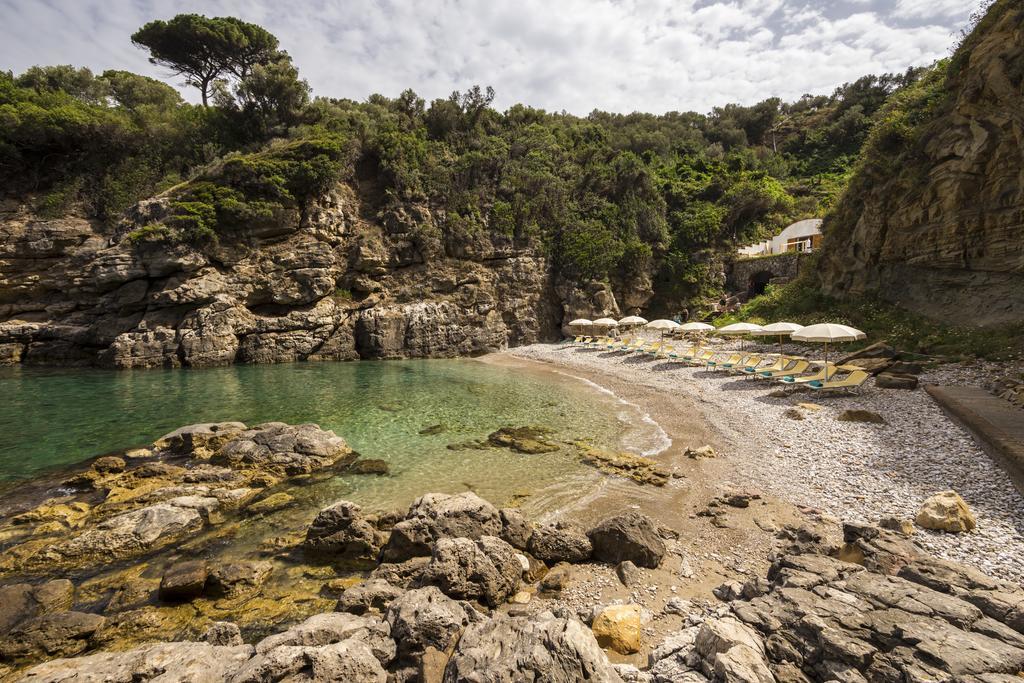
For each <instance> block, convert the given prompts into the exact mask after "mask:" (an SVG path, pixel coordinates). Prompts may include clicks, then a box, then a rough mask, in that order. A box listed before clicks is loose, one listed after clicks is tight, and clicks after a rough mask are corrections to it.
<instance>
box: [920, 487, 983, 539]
mask: <svg viewBox="0 0 1024 683" xmlns="http://www.w3.org/2000/svg"><path fill="white" fill-rule="evenodd" d="M914 521H916V522H917V525H918V526H920V527H922V528H925V529H933V530H935V531H948V532H950V533H960V532H962V531H970V530H971V529H973V528H974V527H976V526H977V525H978V522H977V521H976V520H975V519H974V514H973V513H972V512H971V509H970V508H969V507H967V503H966V502H965V501H964V499H963V498H961V497H960V494H958V493H957V492H956V491H942V492H941V493H936V494H935V495H934V496H931V497H930V498H928V499H927V500H926V501H925V502H924V504H923V505H921V509H920V511H918V513H917V518H916V519H915V520H914Z"/></svg>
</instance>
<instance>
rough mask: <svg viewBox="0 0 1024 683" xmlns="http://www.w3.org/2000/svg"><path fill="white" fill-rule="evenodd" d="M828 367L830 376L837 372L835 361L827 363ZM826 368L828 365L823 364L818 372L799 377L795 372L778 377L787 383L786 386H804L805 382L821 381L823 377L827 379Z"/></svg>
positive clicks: (783, 382)
mask: <svg viewBox="0 0 1024 683" xmlns="http://www.w3.org/2000/svg"><path fill="white" fill-rule="evenodd" d="M827 368H828V374H829V377H831V376H833V375H834V374H835V372H836V366H835V364H834V363H828V364H827ZM825 369H826V366H822V367H821V368H820V369H819V370H818V371H817V372H812V373H811V374H809V375H802V376H799V377H798V376H797V375H796V374H795V373H794V374H791V375H783V376H782V377H779V378H778V379H779V382H781V383H782V384H785V385H786V386H797V387H802V386H804V385H805V384H807V383H809V382H820V381H822V380H823V379H825Z"/></svg>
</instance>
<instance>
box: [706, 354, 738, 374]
mask: <svg viewBox="0 0 1024 683" xmlns="http://www.w3.org/2000/svg"><path fill="white" fill-rule="evenodd" d="M741 358H743V356H741V355H740V354H738V353H734V354H732V355H731V356H726V358H725V359H724V360H722V359H717V358H715V357H714V356H712V357H711V358H709V359H708V360H707V362H706V363H705V364H704V367H706V368H709V369H711V370H714V369H716V368H719V367H722V366H724V365H728V366H729V367H732V366H733V365H736V363H739V362H740V359H741Z"/></svg>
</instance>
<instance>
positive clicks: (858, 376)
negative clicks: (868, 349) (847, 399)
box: [807, 370, 871, 392]
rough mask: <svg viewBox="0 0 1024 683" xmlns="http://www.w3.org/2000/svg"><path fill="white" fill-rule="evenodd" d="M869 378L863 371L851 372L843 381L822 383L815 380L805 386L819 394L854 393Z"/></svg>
mask: <svg viewBox="0 0 1024 683" xmlns="http://www.w3.org/2000/svg"><path fill="white" fill-rule="evenodd" d="M869 377H871V375H869V374H868V373H867V372H865V371H864V370H854V371H853V372H851V373H850V374H849V375H847V376H846V377H844V378H843V379H840V380H834V381H833V380H829V381H827V382H822V381H820V380H816V381H814V382H808V383H807V386H808V387H810V388H811V389H813V390H815V391H820V392H826V391H849V392H855V391H858V390H859V389H860V388H861V387H862V386H863V385H864V382H866V381H868V378H869Z"/></svg>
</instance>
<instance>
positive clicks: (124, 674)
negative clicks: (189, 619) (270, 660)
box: [21, 642, 253, 683]
mask: <svg viewBox="0 0 1024 683" xmlns="http://www.w3.org/2000/svg"><path fill="white" fill-rule="evenodd" d="M252 653H253V649H252V646H251V645H238V646H232V647H218V646H214V645H210V644H208V643H190V642H183V643H156V644H154V645H146V646H144V647H140V648H137V649H134V650H128V651H127V652H98V653H96V654H92V655H87V656H83V657H74V658H73V659H55V660H53V661H50V662H46V663H45V664H40V665H38V666H35V667H32V668H31V669H29V670H28V671H26V672H25V673H24V674H23V677H22V679H21V680H23V681H25V682H26V683H72V682H78V681H81V682H82V683H91V682H93V681H95V682H97V683H98V682H99V681H102V682H103V683H142V682H144V681H160V682H161V683H162V682H163V681H167V682H168V683H171V682H174V683H185V682H186V681H188V682H194V683H220V682H221V681H226V680H229V677H230V675H231V673H232V672H233V671H235V670H236V669H237V668H239V667H240V666H242V665H243V664H244V663H245V662H246V661H247V660H248V659H249V658H250V657H252Z"/></svg>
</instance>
